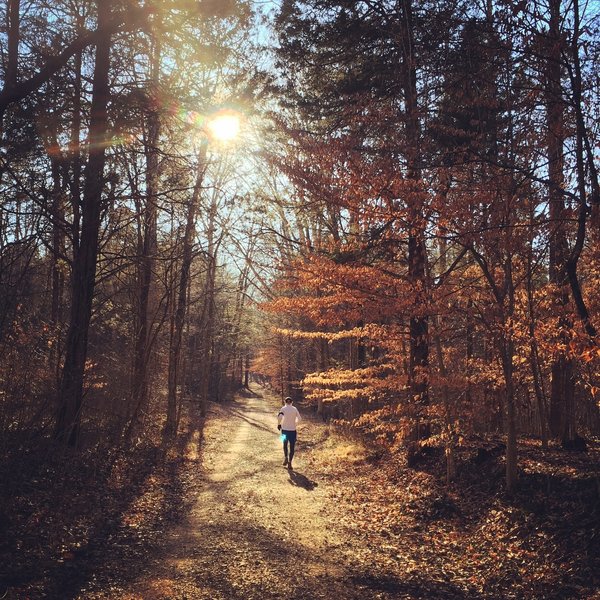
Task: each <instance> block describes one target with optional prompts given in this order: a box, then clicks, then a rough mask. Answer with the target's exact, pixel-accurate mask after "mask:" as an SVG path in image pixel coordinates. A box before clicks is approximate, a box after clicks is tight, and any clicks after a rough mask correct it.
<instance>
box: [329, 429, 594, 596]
mask: <svg viewBox="0 0 600 600" xmlns="http://www.w3.org/2000/svg"><path fill="white" fill-rule="evenodd" d="M481 448H484V451H481ZM498 448H500V450H497V449H498ZM501 449H502V440H500V439H499V438H475V439H473V440H467V441H466V443H465V444H464V446H463V447H462V448H461V451H460V453H459V454H458V455H457V457H456V458H457V466H458V469H457V476H456V479H455V480H454V481H453V482H452V483H451V484H450V485H447V484H446V482H445V475H446V470H445V458H444V455H443V452H436V451H432V452H430V453H425V454H424V455H422V456H421V457H420V460H419V461H418V464H416V465H414V466H412V467H409V466H408V464H407V460H406V455H405V454H403V453H383V454H382V453H381V452H380V451H379V452H378V451H377V450H376V448H375V447H373V446H372V445H371V446H370V445H367V454H366V456H365V460H361V461H356V460H350V461H347V462H346V463H345V464H344V466H343V468H340V465H339V464H336V465H335V467H334V466H333V465H331V468H329V469H328V470H327V476H328V477H331V478H338V477H343V478H344V479H346V483H347V485H344V486H342V485H339V486H336V487H335V488H334V491H333V493H332V495H333V496H334V498H335V500H336V504H337V505H340V504H343V505H345V509H340V514H342V515H343V517H342V520H343V522H344V524H345V525H346V526H347V527H348V528H349V529H350V530H352V531H353V532H354V534H355V535H357V536H359V537H360V538H361V539H362V544H361V549H357V551H356V552H357V554H358V555H359V556H358V558H359V559H360V560H361V561H362V562H365V563H369V564H373V565H375V566H376V567H375V569H376V570H379V579H380V580H385V581H388V585H387V588H386V589H387V590H388V591H390V590H391V591H395V592H396V593H398V594H400V592H402V593H406V594H411V593H412V594H416V596H415V597H419V598H421V597H422V598H428V599H434V598H450V599H451V598H457V599H458V598H461V599H464V598H474V599H475V598H477V599H483V598H485V599H490V600H492V599H493V600H496V599H500V598H502V599H505V598H506V599H508V598H515V599H519V600H525V599H527V600H592V599H594V600H596V599H597V598H598V597H600V443H599V442H598V440H592V441H590V443H589V449H588V452H587V453H573V452H568V451H565V450H563V449H561V448H559V447H551V448H549V449H546V450H544V449H542V448H541V444H540V443H539V441H537V440H522V441H521V442H520V444H519V465H520V476H519V487H518V491H517V492H516V493H515V494H514V495H512V496H508V495H507V494H506V493H505V487H504V455H503V452H502V451H501ZM323 458H325V457H323ZM340 473H343V475H340ZM357 577H359V576H358V575H357ZM357 581H359V582H360V583H361V585H364V584H365V581H364V580H363V579H360V577H359V579H357Z"/></svg>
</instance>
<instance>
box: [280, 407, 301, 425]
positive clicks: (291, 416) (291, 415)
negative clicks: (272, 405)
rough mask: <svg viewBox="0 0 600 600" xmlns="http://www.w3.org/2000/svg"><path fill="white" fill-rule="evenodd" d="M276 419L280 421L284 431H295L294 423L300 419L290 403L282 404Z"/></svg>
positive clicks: (296, 410)
mask: <svg viewBox="0 0 600 600" xmlns="http://www.w3.org/2000/svg"><path fill="white" fill-rule="evenodd" d="M277 419H278V421H279V423H281V429H285V430H286V431H296V424H297V423H299V422H300V421H301V420H302V419H301V418H300V413H299V412H298V409H297V408H296V407H295V406H292V405H291V404H284V405H283V406H282V407H281V408H280V409H279V414H278V415H277Z"/></svg>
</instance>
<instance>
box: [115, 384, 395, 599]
mask: <svg viewBox="0 0 600 600" xmlns="http://www.w3.org/2000/svg"><path fill="white" fill-rule="evenodd" d="M278 406H279V403H278V401H277V400H276V399H275V398H274V397H272V396H268V395H265V396H263V395H261V394H260V393H256V394H252V395H250V394H248V396H246V397H242V396H238V397H237V398H236V399H235V400H234V401H233V402H232V403H230V404H228V405H226V406H215V407H213V408H212V409H211V413H210V416H209V419H208V420H207V424H206V428H205V431H204V435H203V438H204V439H203V441H202V442H201V445H200V442H198V444H199V445H200V453H201V455H200V456H201V464H202V468H201V471H200V473H199V477H202V478H203V481H202V485H201V487H200V490H201V491H200V493H199V495H198V498H197V502H196V503H195V506H194V508H193V510H192V512H191V514H190V516H189V520H188V522H186V523H183V524H181V525H179V526H178V527H177V528H176V529H175V530H173V531H171V532H170V533H168V538H167V540H166V543H165V545H164V548H165V550H164V552H163V553H162V555H161V557H160V559H159V560H157V561H156V563H155V564H150V565H147V566H146V568H145V569H144V573H143V574H141V575H140V577H139V578H138V579H137V580H136V581H133V582H132V583H131V585H130V586H129V589H128V590H127V591H124V593H123V594H122V595H121V597H122V598H129V599H133V598H143V599H144V600H154V599H158V598H169V599H176V598H180V599H184V598H187V599H205V598H206V599H211V600H220V599H223V600H235V599H238V598H239V599H242V598H243V599H245V600H259V599H270V598H294V599H317V598H340V599H342V600H343V599H350V598H363V597H364V598H376V597H381V598H384V597H387V596H385V595H384V594H381V595H379V594H373V591H372V590H371V591H370V592H369V593H368V594H366V595H364V596H363V595H361V592H360V590H359V589H357V588H356V587H355V586H354V585H352V583H351V580H350V577H351V575H352V569H351V566H350V565H349V564H348V561H347V556H348V555H349V554H351V552H349V551H350V550H351V546H352V544H351V543H350V542H349V540H348V539H347V537H346V538H345V537H344V536H347V532H346V533H345V534H344V532H343V531H342V530H341V529H342V528H341V525H339V524H338V520H337V519H336V512H335V505H334V503H333V500H331V499H330V498H329V496H328V484H327V482H324V481H323V478H322V479H321V480H319V478H318V476H317V477H315V475H313V474H312V473H313V470H312V465H313V462H314V461H315V456H316V453H317V452H318V448H319V446H322V445H323V444H324V443H325V442H326V440H327V437H328V432H327V428H326V426H324V425H323V424H321V423H319V422H317V421H315V420H310V419H304V422H303V424H302V425H301V427H300V428H299V442H298V445H297V455H296V458H295V459H294V468H295V470H294V471H288V470H287V469H286V468H284V467H283V466H282V459H283V455H282V450H281V442H280V441H279V437H278V433H277V430H276V419H275V415H276V412H277V408H278ZM190 451H191V452H192V453H193V452H196V449H195V448H191V449H190ZM342 540H344V541H343V542H342ZM365 592H366V590H365Z"/></svg>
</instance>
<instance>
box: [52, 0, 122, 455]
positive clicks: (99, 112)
mask: <svg viewBox="0 0 600 600" xmlns="http://www.w3.org/2000/svg"><path fill="white" fill-rule="evenodd" d="M96 6H97V11H98V29H99V30H103V29H105V28H107V26H108V23H109V22H110V19H111V13H112V0H97V2H96ZM110 50H111V36H110V35H105V36H103V37H101V38H100V39H99V41H98V43H97V45H96V55H95V66H94V77H93V85H92V104H91V116H90V128H89V157H88V161H87V165H86V169H85V183H84V191H83V205H82V226H81V238H80V244H79V248H78V250H77V253H76V255H75V258H74V262H73V275H72V283H71V316H70V323H69V331H68V333H67V341H66V355H65V362H64V366H63V372H62V380H61V386H60V406H59V410H58V415H57V420H56V431H55V433H56V438H57V439H58V440H59V441H61V442H63V443H66V444H69V445H71V446H75V445H77V443H78V441H79V430H80V424H81V407H82V400H83V377H84V371H85V361H86V358H87V343H88V331H89V325H90V319H91V314H92V300H93V296H94V286H95V277H96V264H97V259H98V234H99V230H100V215H101V206H102V189H103V187H104V163H105V156H106V143H107V137H108V136H107V134H108V116H107V107H108V100H109V96H110V86H109V71H110Z"/></svg>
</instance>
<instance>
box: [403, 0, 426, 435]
mask: <svg viewBox="0 0 600 600" xmlns="http://www.w3.org/2000/svg"><path fill="white" fill-rule="evenodd" d="M411 1H412V0H404V1H403V3H402V6H403V12H404V14H403V15H402V16H403V19H402V24H403V31H402V34H403V42H404V48H405V55H404V65H403V69H404V73H403V75H404V84H403V89H404V102H405V111H406V115H405V119H406V136H407V163H408V167H407V178H408V179H409V180H411V181H412V182H413V183H414V186H413V193H415V194H417V192H418V190H419V186H420V184H421V169H420V167H419V165H418V161H419V148H420V123H419V115H418V103H417V70H416V60H415V55H414V32H413V17H412V4H411ZM411 202H412V203H413V208H412V209H411V210H410V217H409V221H410V222H409V232H408V277H409V280H410V281H411V283H412V285H413V288H414V289H415V294H416V297H415V304H414V307H415V312H416V311H419V310H420V309H422V307H423V305H424V304H425V302H426V297H425V295H426V274H427V250H426V248H425V228H424V221H423V215H422V206H420V204H419V201H418V200H417V199H416V198H413V199H412V200H411ZM409 330H410V346H409V348H410V358H409V382H410V390H411V396H412V399H413V402H414V403H415V405H417V406H420V407H425V406H427V405H428V404H429V320H428V317H427V316H425V315H420V314H419V315H417V314H413V315H412V316H411V317H410V321H409ZM420 421H421V418H420V415H419V414H417V426H416V430H415V432H414V437H415V438H416V439H421V438H426V437H428V436H429V434H430V431H429V424H428V423H425V424H424V425H420Z"/></svg>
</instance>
